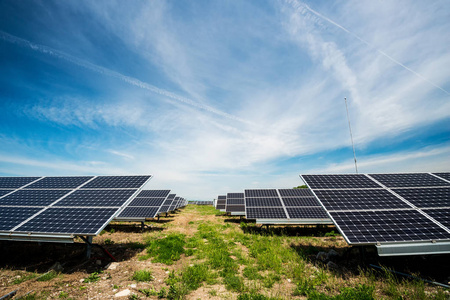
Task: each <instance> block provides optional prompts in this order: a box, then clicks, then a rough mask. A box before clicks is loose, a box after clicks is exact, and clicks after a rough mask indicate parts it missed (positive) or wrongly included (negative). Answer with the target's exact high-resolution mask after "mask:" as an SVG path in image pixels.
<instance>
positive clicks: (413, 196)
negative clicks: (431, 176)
mask: <svg viewBox="0 0 450 300" xmlns="http://www.w3.org/2000/svg"><path fill="white" fill-rule="evenodd" d="M393 191H394V192H396V193H397V194H399V195H400V196H401V197H403V198H404V199H406V200H408V201H409V202H411V204H413V205H415V206H417V207H418V208H427V207H450V187H448V188H414V189H393Z"/></svg>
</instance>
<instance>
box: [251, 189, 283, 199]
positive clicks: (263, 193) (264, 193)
mask: <svg viewBox="0 0 450 300" xmlns="http://www.w3.org/2000/svg"><path fill="white" fill-rule="evenodd" d="M245 197H246V198H252V197H253V198H256V197H258V198H261V197H263V198H270V197H278V193H277V190H275V189H264V190H245Z"/></svg>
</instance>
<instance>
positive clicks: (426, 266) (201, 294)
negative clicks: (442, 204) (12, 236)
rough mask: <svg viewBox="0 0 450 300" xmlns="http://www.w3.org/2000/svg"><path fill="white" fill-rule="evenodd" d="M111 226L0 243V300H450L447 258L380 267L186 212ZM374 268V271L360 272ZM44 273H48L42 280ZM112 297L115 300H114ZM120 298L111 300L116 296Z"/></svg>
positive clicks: (325, 234)
mask: <svg viewBox="0 0 450 300" xmlns="http://www.w3.org/2000/svg"><path fill="white" fill-rule="evenodd" d="M146 224H147V227H146V228H145V229H143V230H141V228H140V226H139V224H138V223H135V224H133V223H126V222H122V223H118V222H116V223H112V224H110V225H108V227H107V228H106V229H105V231H104V232H103V233H102V234H101V235H99V236H97V237H95V238H94V243H96V244H99V245H101V246H103V247H104V248H105V249H107V250H108V252H110V253H111V254H112V255H113V256H114V257H115V258H116V259H117V262H112V263H111V260H110V259H109V258H107V257H105V256H106V255H105V254H104V253H103V252H102V251H101V250H100V249H98V248H94V249H93V258H92V259H90V260H86V259H85V258H84V255H85V245H83V244H81V242H82V241H81V240H78V242H80V243H79V244H67V245H66V244H38V243H27V242H2V243H1V254H2V255H1V258H0V267H1V270H0V297H1V296H3V295H5V294H7V293H10V292H13V291H17V292H16V296H15V298H14V299H112V298H115V299H241V300H244V299H245V300H247V299H248V300H250V299H258V300H263V299H449V298H450V291H449V290H445V289H444V288H442V287H438V286H436V285H431V284H428V283H424V282H423V281H421V280H417V279H411V278H406V277H397V276H395V275H393V273H391V272H389V271H388V269H395V270H396V271H401V272H406V273H409V274H414V276H418V277H421V278H425V279H428V280H433V281H434V280H436V281H438V282H441V283H444V284H448V282H449V280H450V278H449V276H450V271H449V269H450V268H449V266H450V257H449V256H448V255H446V256H423V257H418V256H415V257H397V258H380V257H378V256H377V254H376V251H375V249H371V248H368V249H367V251H366V252H365V254H364V255H361V253H360V251H359V249H355V248H351V247H349V246H348V245H347V243H346V242H345V241H344V240H343V239H342V237H341V236H339V235H338V234H336V233H335V228H333V227H322V228H315V227H314V228H299V227H286V228H285V227H275V228H269V229H267V228H261V226H259V225H256V224H253V223H246V222H241V220H240V219H239V217H230V216H225V215H223V214H220V213H218V212H217V211H216V210H215V209H214V208H213V207H211V206H196V205H188V206H187V207H185V208H184V209H182V210H181V211H179V212H177V213H175V214H171V215H170V216H169V217H162V218H161V220H160V221H158V222H148V223H146ZM369 264H374V265H377V266H381V267H382V268H383V269H382V270H378V269H374V268H372V267H370V266H369ZM50 269H52V270H51V271H49V270H50ZM118 293H123V294H124V296H122V297H121V298H120V297H116V296H117V295H118ZM119 295H120V294H119Z"/></svg>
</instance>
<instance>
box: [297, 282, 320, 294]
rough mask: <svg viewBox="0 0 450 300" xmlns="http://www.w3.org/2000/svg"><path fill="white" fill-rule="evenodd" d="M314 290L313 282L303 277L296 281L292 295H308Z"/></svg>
mask: <svg viewBox="0 0 450 300" xmlns="http://www.w3.org/2000/svg"><path fill="white" fill-rule="evenodd" d="M315 291H316V288H315V287H314V284H313V283H312V282H311V281H309V280H307V279H303V280H301V281H299V282H298V283H297V287H296V288H295V290H294V296H308V295H310V294H312V293H313V292H315Z"/></svg>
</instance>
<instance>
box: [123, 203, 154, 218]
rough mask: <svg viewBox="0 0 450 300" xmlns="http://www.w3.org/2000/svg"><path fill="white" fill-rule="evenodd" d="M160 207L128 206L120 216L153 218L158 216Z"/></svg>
mask: <svg viewBox="0 0 450 300" xmlns="http://www.w3.org/2000/svg"><path fill="white" fill-rule="evenodd" d="M158 209H159V206H158V207H151V206H145V207H139V206H128V207H125V209H124V210H123V211H122V212H121V213H120V214H119V218H138V219H151V218H154V217H155V216H156V213H157V212H158Z"/></svg>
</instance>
